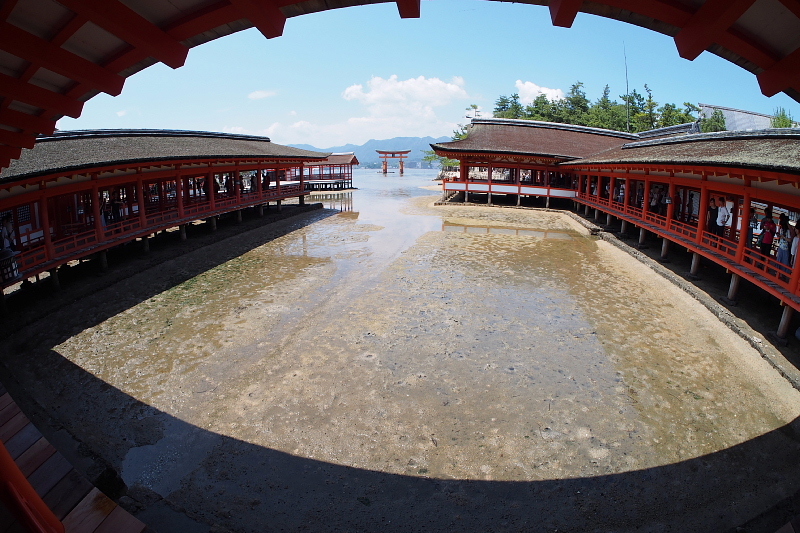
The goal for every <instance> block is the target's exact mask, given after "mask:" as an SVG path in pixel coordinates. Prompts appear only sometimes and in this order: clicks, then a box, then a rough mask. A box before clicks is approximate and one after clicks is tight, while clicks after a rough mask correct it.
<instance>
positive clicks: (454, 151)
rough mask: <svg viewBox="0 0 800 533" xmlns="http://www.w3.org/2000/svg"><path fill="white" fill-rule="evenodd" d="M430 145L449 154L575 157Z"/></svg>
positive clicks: (557, 159) (570, 159) (573, 157)
mask: <svg viewBox="0 0 800 533" xmlns="http://www.w3.org/2000/svg"><path fill="white" fill-rule="evenodd" d="M430 147H431V148H432V149H433V151H434V152H435V151H437V150H438V151H441V152H447V153H449V154H481V155H495V154H497V155H508V156H512V157H530V158H539V159H552V160H553V161H573V160H575V159H578V158H576V157H575V156H569V155H561V154H543V153H538V152H519V151H516V150H480V149H475V150H472V149H470V150H462V149H458V148H451V147H447V146H442V145H441V144H431V145H430Z"/></svg>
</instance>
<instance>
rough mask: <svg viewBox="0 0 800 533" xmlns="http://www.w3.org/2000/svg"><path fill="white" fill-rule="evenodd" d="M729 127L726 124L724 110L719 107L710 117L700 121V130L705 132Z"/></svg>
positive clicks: (723, 129)
mask: <svg viewBox="0 0 800 533" xmlns="http://www.w3.org/2000/svg"><path fill="white" fill-rule="evenodd" d="M727 129H728V128H727V127H726V126H725V115H723V114H722V111H721V110H719V109H715V110H714V112H713V113H711V116H710V117H708V118H704V119H702V120H701V121H700V130H701V131H702V132H703V133H708V132H712V131H725V130H727Z"/></svg>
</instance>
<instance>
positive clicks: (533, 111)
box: [522, 94, 553, 122]
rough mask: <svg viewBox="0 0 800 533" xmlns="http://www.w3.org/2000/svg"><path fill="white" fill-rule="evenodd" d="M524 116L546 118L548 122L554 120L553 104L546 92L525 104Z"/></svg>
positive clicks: (531, 118)
mask: <svg viewBox="0 0 800 533" xmlns="http://www.w3.org/2000/svg"><path fill="white" fill-rule="evenodd" d="M522 117H523V118H526V119H528V120H544V121H546V122H552V121H553V105H552V104H551V103H550V100H549V99H548V98H547V95H545V94H539V96H537V97H536V99H535V100H534V101H533V102H532V103H530V104H528V105H527V106H525V112H524V114H523V115H522Z"/></svg>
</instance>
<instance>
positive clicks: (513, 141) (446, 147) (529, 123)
mask: <svg viewBox="0 0 800 533" xmlns="http://www.w3.org/2000/svg"><path fill="white" fill-rule="evenodd" d="M636 138H637V136H636V135H635V134H630V133H624V132H619V131H611V130H604V129H599V128H588V127H585V126H575V125H572V124H556V123H552V122H539V121H534V120H515V119H473V121H472V123H471V124H470V126H469V129H468V135H467V138H466V139H462V140H460V141H452V142H445V143H437V144H432V145H431V147H432V148H433V149H434V150H441V151H445V152H451V153H455V152H461V153H486V154H490V153H492V154H519V155H529V156H540V157H550V158H555V159H561V160H564V161H567V160H572V159H578V158H581V157H586V156H589V155H592V154H596V153H597V152H600V151H603V150H607V149H609V148H612V147H617V146H620V145H622V144H623V143H625V142H626V141H630V140H634V139H636Z"/></svg>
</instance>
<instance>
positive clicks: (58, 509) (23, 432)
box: [0, 384, 147, 533]
mask: <svg viewBox="0 0 800 533" xmlns="http://www.w3.org/2000/svg"><path fill="white" fill-rule="evenodd" d="M0 441H2V443H3V445H4V446H5V448H6V450H8V453H9V454H10V455H11V457H12V458H13V459H14V462H15V463H16V464H17V466H18V467H19V469H20V471H21V472H22V474H23V475H24V476H25V477H26V478H27V480H28V482H29V483H30V485H31V486H32V487H33V489H34V490H35V491H36V492H37V493H38V494H39V496H40V497H41V498H42V500H43V501H44V503H45V504H46V505H47V507H49V508H50V510H51V511H52V512H53V514H54V515H55V517H56V518H57V519H58V520H60V521H61V523H62V524H63V526H64V531H65V532H68V533H141V532H143V531H145V530H146V529H147V528H146V526H145V524H143V523H142V522H140V521H139V520H138V519H136V518H134V517H133V516H132V515H131V514H129V513H128V512H127V511H126V510H125V509H123V508H122V507H120V506H119V505H117V504H116V503H114V502H113V501H112V500H111V499H110V498H108V497H107V496H106V495H105V494H103V493H102V492H100V490H98V489H97V488H96V487H94V486H93V485H92V484H91V483H90V482H89V481H88V480H86V478H84V477H83V476H82V475H81V474H79V473H78V472H77V471H76V470H75V469H74V468H73V467H72V465H71V464H70V463H69V462H68V461H67V460H66V459H65V458H64V456H63V455H61V454H60V453H59V452H58V451H56V449H55V448H54V447H53V446H52V445H51V444H50V443H49V442H48V441H47V439H45V438H44V437H43V436H42V434H41V433H39V430H38V429H36V427H35V426H34V425H33V424H32V423H31V422H30V421H29V420H28V418H27V417H26V416H25V414H24V413H23V412H22V411H21V410H20V408H19V407H18V406H17V404H16V403H15V402H14V400H13V399H12V398H11V396H10V395H9V394H8V392H7V391H6V390H5V388H4V387H3V386H2V385H1V384H0ZM7 476H8V473H7V472H0V482H5V481H6V479H7ZM22 531H26V529H25V527H24V526H23V525H22V524H21V523H19V522H17V521H16V520H15V518H14V515H13V514H12V512H11V510H10V509H9V507H7V506H6V505H5V504H4V503H3V502H0V532H3V533H5V532H8V533H11V532H14V533H16V532H22Z"/></svg>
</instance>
